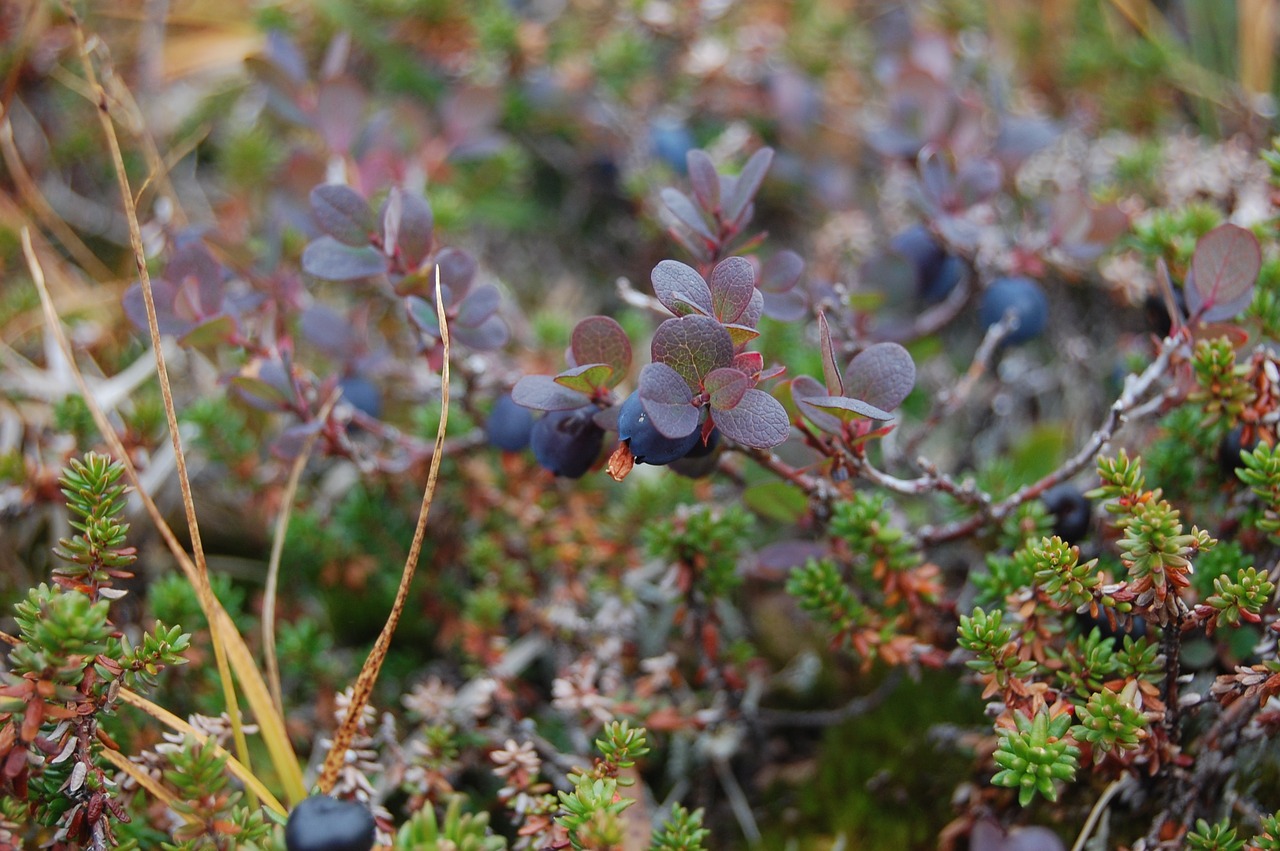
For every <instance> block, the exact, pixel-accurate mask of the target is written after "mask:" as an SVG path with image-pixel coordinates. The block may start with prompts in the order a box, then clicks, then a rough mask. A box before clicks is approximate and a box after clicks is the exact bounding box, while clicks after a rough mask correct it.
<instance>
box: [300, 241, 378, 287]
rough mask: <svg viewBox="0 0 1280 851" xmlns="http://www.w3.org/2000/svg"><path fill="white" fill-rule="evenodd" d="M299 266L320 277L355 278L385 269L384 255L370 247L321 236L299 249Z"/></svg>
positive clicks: (323, 278) (346, 279)
mask: <svg viewBox="0 0 1280 851" xmlns="http://www.w3.org/2000/svg"><path fill="white" fill-rule="evenodd" d="M302 270H303V271H304V272H306V273H307V274H308V275H311V276H312V277H314V278H319V279H320V280H322V281H359V280H362V279H364V278H372V277H374V276H375V275H381V274H383V273H384V272H386V271H387V258H386V257H384V256H383V255H382V252H380V251H378V250H376V249H374V248H370V247H368V246H365V247H364V248H353V247H352V246H350V245H343V244H342V243H341V242H338V240H336V239H334V238H333V237H331V236H322V237H320V238H319V239H317V240H315V241H314V242H312V243H311V244H309V245H308V246H307V247H306V249H304V250H303V252H302Z"/></svg>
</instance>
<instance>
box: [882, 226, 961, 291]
mask: <svg viewBox="0 0 1280 851" xmlns="http://www.w3.org/2000/svg"><path fill="white" fill-rule="evenodd" d="M889 250H890V251H892V252H893V253H894V254H897V255H898V256H899V257H902V258H903V259H905V260H906V261H907V262H908V263H910V264H911V268H912V269H913V270H914V271H915V276H916V295H917V296H918V297H919V298H920V299H921V300H923V301H924V302H925V303H926V304H937V303H938V302H940V301H942V300H943V299H945V298H946V297H947V294H948V293H950V292H951V291H952V290H953V289H955V287H956V284H958V283H960V278H961V277H963V276H964V261H963V260H961V259H960V258H959V257H956V256H955V255H954V254H948V253H947V250H946V248H944V247H943V246H942V243H940V242H938V240H936V239H934V237H933V234H932V233H930V232H929V229H928V228H926V227H925V226H924V225H912V226H911V227H909V228H907V229H906V230H904V231H902V232H901V233H899V234H898V235H897V236H895V237H894V238H893V239H891V240H890V241H889Z"/></svg>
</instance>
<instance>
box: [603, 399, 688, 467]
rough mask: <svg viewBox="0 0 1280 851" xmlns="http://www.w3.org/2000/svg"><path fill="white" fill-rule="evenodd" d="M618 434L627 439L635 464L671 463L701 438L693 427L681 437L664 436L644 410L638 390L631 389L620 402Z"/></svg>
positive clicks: (681, 456) (685, 453) (684, 454)
mask: <svg viewBox="0 0 1280 851" xmlns="http://www.w3.org/2000/svg"><path fill="white" fill-rule="evenodd" d="M618 436H619V437H620V438H622V439H623V440H625V441H627V445H628V446H630V447H631V456H632V457H633V458H635V460H636V463H637V464H670V463H671V462H672V461H675V460H677V459H679V458H683V457H684V456H686V455H688V454H689V452H690V451H692V450H693V448H694V446H695V445H696V444H699V443H701V442H702V432H701V430H699V429H696V428H695V429H694V430H693V431H691V432H690V433H689V434H687V435H685V436H684V437H664V436H663V434H662V432H660V431H658V429H657V428H656V427H655V426H654V424H653V422H652V421H651V420H650V419H649V415H648V414H646V413H645V410H644V406H643V405H641V404H640V394H639V393H632V394H631V395H630V396H628V397H627V400H626V401H625V402H623V403H622V408H621V410H620V411H619V412H618Z"/></svg>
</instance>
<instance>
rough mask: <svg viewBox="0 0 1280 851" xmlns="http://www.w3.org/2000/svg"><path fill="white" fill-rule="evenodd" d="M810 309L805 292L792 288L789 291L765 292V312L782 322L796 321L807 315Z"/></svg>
mask: <svg viewBox="0 0 1280 851" xmlns="http://www.w3.org/2000/svg"><path fill="white" fill-rule="evenodd" d="M808 309H809V299H808V298H806V297H805V294H804V293H801V292H796V291H795V290H792V291H791V292H789V293H765V294H764V313H765V315H766V316H769V317H771V318H773V319H777V320H779V321H780V322H795V321H796V320H797V319H800V318H801V317H803V316H804V315H805V312H806V311H808Z"/></svg>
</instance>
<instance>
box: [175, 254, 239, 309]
mask: <svg viewBox="0 0 1280 851" xmlns="http://www.w3.org/2000/svg"><path fill="white" fill-rule="evenodd" d="M222 272H223V269H222V265H221V264H220V263H218V261H217V260H215V259H214V257H213V255H212V254H210V253H209V249H207V248H205V247H204V245H203V244H202V243H199V242H191V243H188V244H186V245H184V246H182V247H181V248H179V249H177V250H176V251H175V252H174V254H173V257H172V259H170V261H169V265H168V266H166V267H165V270H164V277H165V279H166V280H168V281H169V282H170V283H172V284H173V285H174V286H175V287H177V288H178V290H179V291H180V292H181V293H182V298H183V301H184V302H185V309H186V310H188V311H189V312H188V313H187V315H186V316H185V318H187V319H195V320H199V319H203V318H204V317H207V316H213V315H214V314H216V313H220V312H222V302H223V299H224V298H225V296H226V282H225V281H224V279H223V274H222ZM179 315H182V314H181V312H179Z"/></svg>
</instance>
